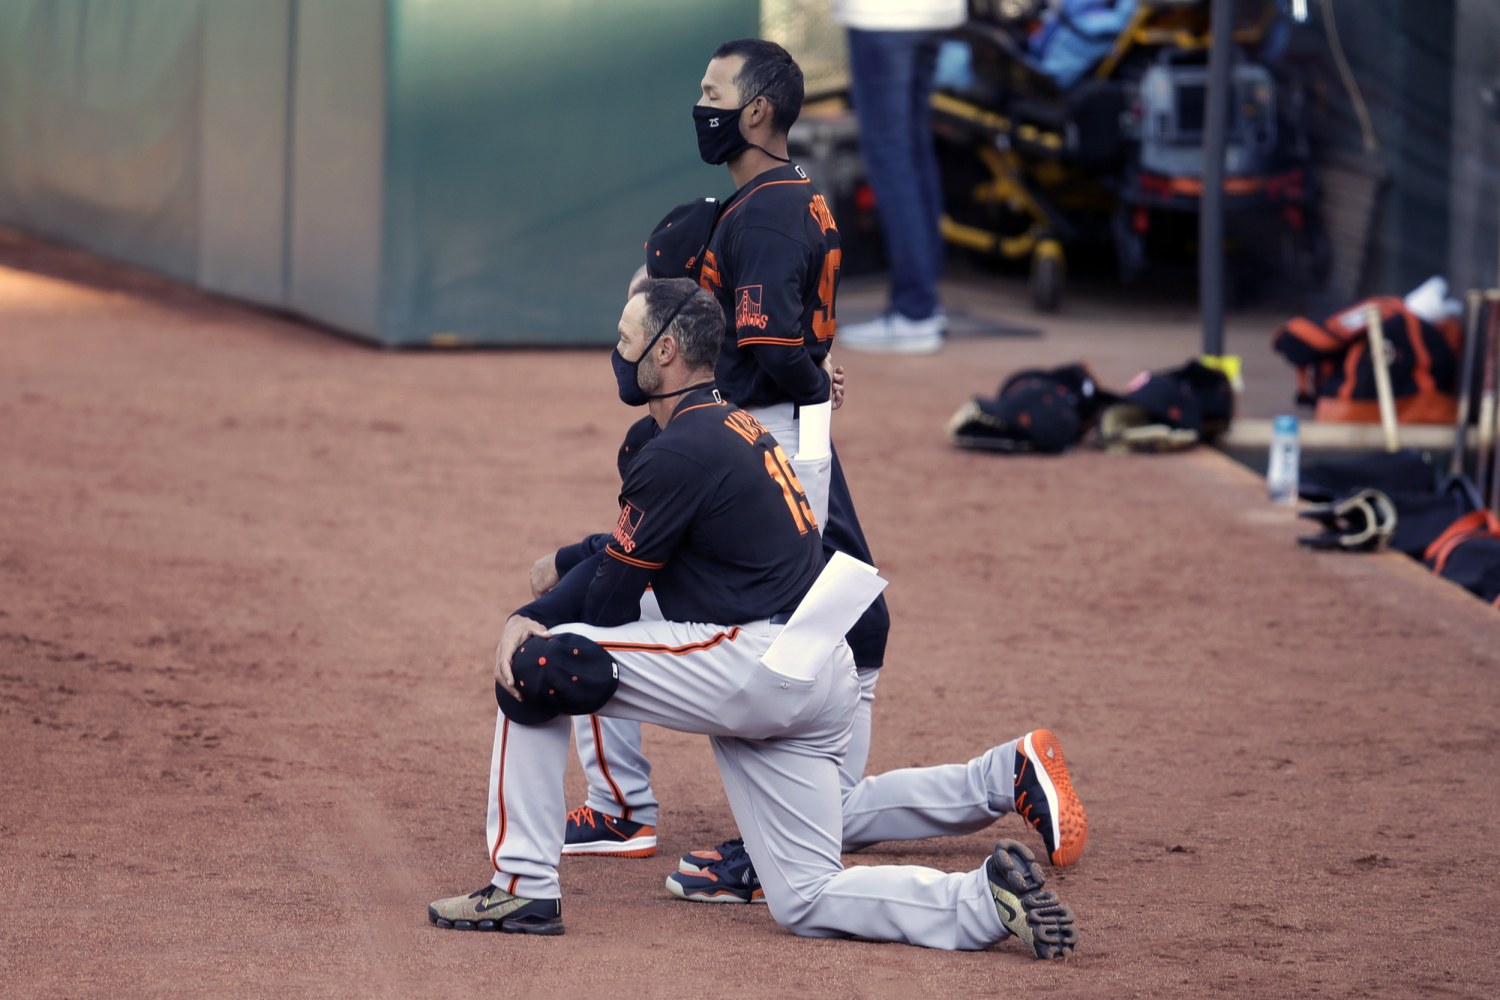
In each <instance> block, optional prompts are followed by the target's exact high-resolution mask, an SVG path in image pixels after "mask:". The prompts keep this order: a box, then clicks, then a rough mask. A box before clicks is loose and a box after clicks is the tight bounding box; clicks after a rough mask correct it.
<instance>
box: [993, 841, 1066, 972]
mask: <svg viewBox="0 0 1500 1000" xmlns="http://www.w3.org/2000/svg"><path fill="white" fill-rule="evenodd" d="M986 869H987V874H988V876H989V878H990V880H991V883H992V884H995V885H998V886H999V887H1000V890H1001V891H1000V892H999V893H996V895H995V904H996V907H997V908H998V910H999V911H1000V912H1001V913H1002V916H1001V922H1002V923H1004V924H1005V928H1006V930H1008V931H1010V932H1011V934H1013V935H1015V936H1016V937H1018V938H1020V939H1021V941H1022V942H1023V943H1024V944H1025V945H1026V946H1027V947H1029V948H1030V949H1031V952H1032V954H1033V955H1035V956H1036V957H1037V958H1039V959H1048V960H1052V959H1065V958H1067V957H1068V956H1070V955H1072V954H1073V950H1074V949H1075V948H1076V947H1077V946H1078V927H1077V923H1076V920H1075V919H1074V916H1073V911H1072V910H1071V909H1069V908H1068V907H1067V906H1065V905H1064V904H1063V902H1062V900H1060V899H1058V898H1057V894H1056V893H1055V892H1052V891H1051V890H1050V889H1046V888H1043V887H1044V885H1045V884H1046V877H1045V876H1044V875H1043V874H1042V866H1041V865H1039V864H1037V861H1036V856H1035V855H1034V854H1032V853H1031V851H1030V849H1028V848H1027V847H1026V846H1025V845H1024V844H1020V843H1018V842H1016V841H1014V840H1002V841H999V842H998V843H996V844H995V851H994V853H993V854H992V855H991V858H990V863H989V864H988V865H987V866H986ZM997 879H998V882H997V881H996V880H997ZM991 891H992V892H994V890H993V889H992V890H991ZM1022 913H1024V914H1025V917H1026V919H1025V923H1024V925H1022V924H1021V921H1020V916H1021V914H1022ZM1007 917H1008V918H1009V919H1007Z"/></svg>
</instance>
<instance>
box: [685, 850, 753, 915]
mask: <svg viewBox="0 0 1500 1000" xmlns="http://www.w3.org/2000/svg"><path fill="white" fill-rule="evenodd" d="M709 853H715V854H719V855H720V858H719V860H717V861H707V858H706V856H707V855H708V854H709ZM689 859H692V860H691V861H690V860H689ZM697 861H704V862H705V863H704V865H703V867H701V868H695V869H691V870H689V869H688V868H687V867H686V866H687V865H688V864H690V863H695V862H697ZM667 891H668V892H670V893H671V894H672V895H674V896H676V897H677V898H678V899H686V900H688V901H689V902H693V903H764V902H765V901H766V894H765V890H763V889H762V888H761V887H760V878H759V877H758V876H757V875H756V874H755V866H754V865H753V864H751V863H750V855H749V854H748V853H746V851H745V845H744V842H743V841H739V840H731V841H727V842H725V843H723V844H720V845H719V847H718V849H717V850H716V851H713V852H709V851H694V852H693V853H691V854H686V855H683V859H682V861H681V863H679V864H678V870H677V871H675V872H673V873H672V874H670V875H668V876H667Z"/></svg>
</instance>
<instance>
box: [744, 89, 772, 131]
mask: <svg viewBox="0 0 1500 1000" xmlns="http://www.w3.org/2000/svg"><path fill="white" fill-rule="evenodd" d="M745 110H746V111H748V112H749V115H750V121H749V122H748V124H749V125H750V127H751V128H759V127H760V126H762V125H764V124H766V123H767V122H769V121H770V120H771V115H772V113H773V112H772V108H771V102H770V101H768V100H766V95H765V94H758V95H756V98H755V100H753V101H751V102H750V107H748V108H746V109H745Z"/></svg>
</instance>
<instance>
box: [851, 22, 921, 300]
mask: <svg viewBox="0 0 1500 1000" xmlns="http://www.w3.org/2000/svg"><path fill="white" fill-rule="evenodd" d="M941 41H942V35H941V34H940V33H938V32H934V31H860V30H858V29H855V28H850V29H849V76H850V82H851V86H852V90H853V96H854V112H855V114H856V115H857V116H858V118H859V135H860V143H861V145H862V147H863V149H864V157H865V167H866V170H867V172H868V174H869V179H870V186H871V187H872V188H873V189H874V190H875V204H876V207H877V209H878V210H879V212H880V224H881V230H882V234H883V235H884V237H885V249H886V257H887V259H888V260H889V261H890V266H891V309H892V310H893V311H895V312H898V313H900V314H901V315H902V316H905V317H906V318H907V319H914V320H922V319H927V318H929V317H930V316H932V315H933V313H935V312H936V311H937V308H938V296H937V283H938V278H939V277H940V276H941V274H942V272H943V237H942V232H941V230H940V229H939V221H938V220H939V218H940V216H941V215H942V188H941V186H940V182H939V180H938V166H937V154H936V152H935V151H934V149H933V139H932V106H931V104H930V103H929V101H930V99H931V97H932V86H933V83H932V80H933V74H934V73H935V71H936V69H937V55H938V46H939V44H940V43H941Z"/></svg>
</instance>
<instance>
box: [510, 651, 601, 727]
mask: <svg viewBox="0 0 1500 1000" xmlns="http://www.w3.org/2000/svg"><path fill="white" fill-rule="evenodd" d="M510 670H511V674H512V675H513V676H514V677H515V679H516V687H518V688H520V690H521V698H522V699H524V700H521V701H517V700H516V699H515V698H512V697H511V696H510V695H509V694H508V693H507V692H506V691H505V689H504V688H502V687H501V686H500V684H499V682H498V681H497V682H496V683H495V701H496V702H498V703H499V705H500V710H501V711H502V712H504V713H505V717H506V718H507V719H509V720H510V721H512V722H517V723H520V724H521V725H523V726H534V725H537V724H538V723H542V722H547V721H548V720H550V719H555V718H557V716H559V715H590V714H592V713H594V712H597V711H599V709H601V708H603V707H604V706H605V704H606V703H607V702H608V701H609V699H611V698H613V697H614V695H615V689H616V688H618V687H619V686H620V668H619V667H618V666H616V665H615V661H614V658H613V657H611V656H610V655H609V651H608V650H606V649H605V648H604V647H603V646H600V645H599V644H598V643H596V642H594V641H593V640H592V639H586V638H584V637H583V636H581V635H576V634H574V633H572V632H559V633H557V634H556V635H553V636H550V637H548V638H542V637H541V636H532V637H531V638H530V639H527V640H526V641H525V642H523V643H522V644H521V648H520V649H518V650H516V655H515V656H513V657H511V661H510Z"/></svg>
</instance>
